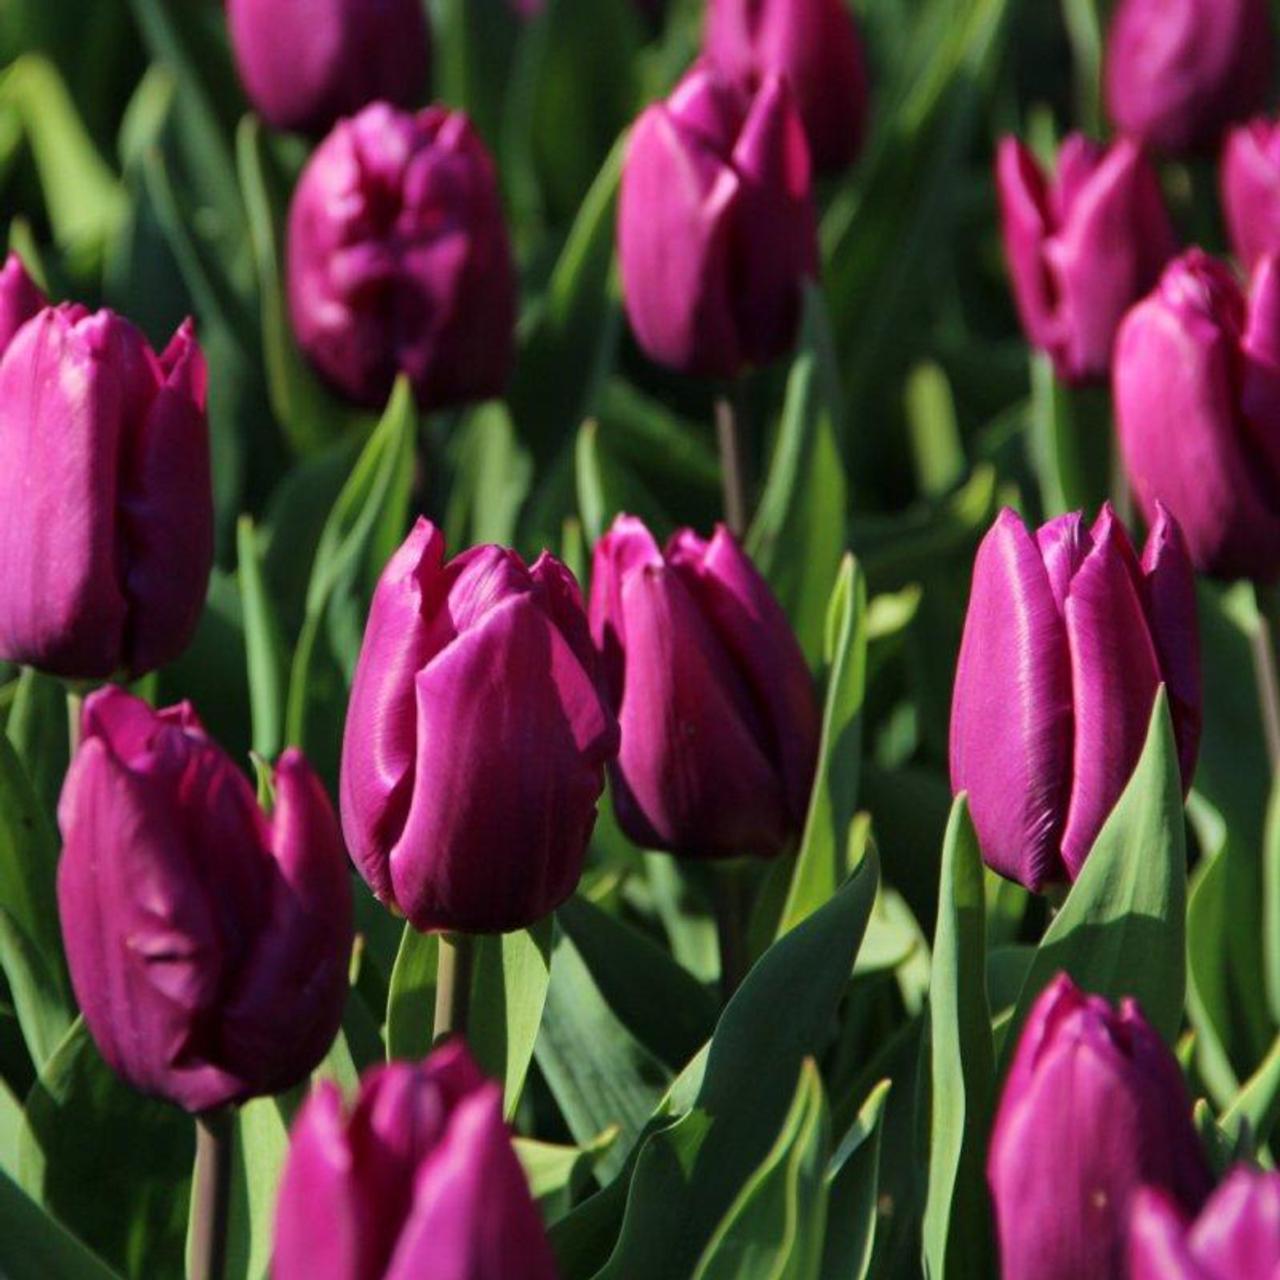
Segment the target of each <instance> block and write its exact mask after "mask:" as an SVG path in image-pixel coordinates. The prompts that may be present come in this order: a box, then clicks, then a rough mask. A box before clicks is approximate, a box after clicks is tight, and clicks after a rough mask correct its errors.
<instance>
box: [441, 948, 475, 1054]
mask: <svg viewBox="0 0 1280 1280" xmlns="http://www.w3.org/2000/svg"><path fill="white" fill-rule="evenodd" d="M474 950H475V946H474V939H473V938H472V937H471V935H470V934H466V933H442V934H441V935H440V959H439V961H438V963H437V965H436V1014H435V1026H434V1029H433V1031H432V1036H431V1041H432V1043H433V1044H439V1043H440V1042H441V1041H442V1040H447V1039H448V1038H449V1037H450V1036H462V1037H463V1038H465V1037H466V1034H467V1021H468V1018H469V1015H470V1012H471V970H472V960H473V958H474Z"/></svg>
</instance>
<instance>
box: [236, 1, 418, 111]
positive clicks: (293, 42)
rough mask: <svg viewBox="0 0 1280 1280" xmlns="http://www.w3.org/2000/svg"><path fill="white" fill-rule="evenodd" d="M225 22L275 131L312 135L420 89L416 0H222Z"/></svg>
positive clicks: (243, 75)
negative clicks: (363, 109) (372, 105)
mask: <svg viewBox="0 0 1280 1280" xmlns="http://www.w3.org/2000/svg"><path fill="white" fill-rule="evenodd" d="M227 22H228V25H229V27H230V31H231V45H232V48H233V50H234V52H235V57H236V65H237V68H238V69H239V72H240V79H241V81H242V82H243V83H244V87H245V92H246V93H247V94H248V96H249V99H250V101H251V102H252V103H253V106H254V109H255V110H256V111H257V112H258V114H259V115H261V116H262V117H263V119H265V120H266V121H267V123H268V124H271V125H273V126H274V127H275V128H277V129H299V130H302V131H303V132H306V133H310V134H316V135H318V134H322V133H324V132H325V131H326V130H327V129H328V128H329V127H330V126H331V125H333V124H334V122H335V121H337V120H338V118H339V117H340V116H348V115H353V114H354V113H355V112H357V111H359V110H360V108H361V107H363V106H366V105H367V104H368V103H370V102H374V101H379V100H380V101H384V102H389V103H391V104H392V105H393V106H397V107H412V106H416V105H417V104H418V102H419V101H421V99H422V98H423V96H424V95H425V93H426V89H427V80H428V77H429V72H430V67H431V32H430V30H429V29H428V27H427V15H426V10H425V9H424V8H423V5H422V3H421V0H306V2H305V3H300V2H299V0H228V3H227Z"/></svg>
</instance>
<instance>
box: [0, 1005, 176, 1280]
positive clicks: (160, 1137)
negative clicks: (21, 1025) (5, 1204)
mask: <svg viewBox="0 0 1280 1280" xmlns="http://www.w3.org/2000/svg"><path fill="white" fill-rule="evenodd" d="M193 1152H194V1141H193V1133H192V1124H191V1118H190V1117H189V1116H187V1115H185V1114H184V1113H183V1112H181V1111H179V1110H178V1109H177V1108H176V1107H173V1106H170V1105H169V1104H168V1103H164V1102H158V1101H156V1100H155V1099H152V1098H144V1097H143V1096H142V1095H141V1094H139V1093H136V1092H134V1090H132V1089H131V1088H129V1086H128V1085H126V1084H125V1083H124V1082H123V1081H122V1080H120V1079H119V1078H118V1077H117V1076H116V1075H115V1073H114V1072H113V1071H112V1070H111V1068H110V1067H108V1066H107V1064H106V1063H105V1062H103V1060H102V1058H101V1057H100V1056H99V1054H98V1051H97V1049H96V1048H95V1047H94V1044H93V1040H92V1039H91V1038H90V1036H89V1032H88V1030H87V1029H86V1028H85V1025H84V1022H83V1021H82V1020H80V1019H77V1020H76V1022H75V1023H73V1024H72V1026H71V1029H70V1030H69V1031H68V1032H67V1035H66V1037H65V1038H64V1039H63V1041H62V1043H61V1045H59V1047H58V1049H57V1051H56V1052H55V1053H54V1054H53V1056H52V1057H51V1058H50V1059H49V1060H48V1061H47V1062H46V1063H45V1065H44V1068H43V1069H42V1070H41V1072H40V1076H39V1079H38V1080H37V1081H36V1084H35V1087H34V1088H33V1089H32V1091H31V1095H30V1097H28V1099H27V1105H26V1119H25V1124H24V1126H23V1129H22V1132H21V1135H20V1138H19V1152H18V1181H19V1182H20V1184H21V1186H22V1187H23V1189H24V1190H25V1191H26V1192H27V1193H28V1195H30V1196H31V1197H32V1198H33V1199H34V1200H36V1201H37V1202H38V1203H39V1204H41V1205H43V1206H44V1207H45V1208H46V1209H47V1210H49V1212H51V1213H52V1214H54V1215H55V1216H56V1217H57V1218H58V1219H59V1220H60V1221H61V1222H62V1223H63V1225H64V1226H66V1227H68V1228H70V1229H71V1230H72V1231H74V1232H75V1234H76V1235H77V1236H79V1237H80V1239H81V1240H83V1241H84V1242H85V1243H86V1244H87V1245H89V1246H90V1247H91V1248H93V1249H94V1250H95V1251H97V1252H98V1253H100V1254H101V1255H102V1257H103V1258H104V1259H106V1260H107V1262H109V1263H110V1264H111V1265H112V1266H114V1267H116V1268H118V1269H119V1270H120V1271H122V1272H123V1273H124V1274H126V1275H129V1276H137V1277H152V1276H168V1275H180V1274H181V1271H182V1259H183V1246H184V1241H185V1237H186V1228H187V1200H188V1191H189V1185H190V1174H191V1161H192V1156H193Z"/></svg>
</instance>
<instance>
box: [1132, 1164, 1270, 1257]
mask: <svg viewBox="0 0 1280 1280" xmlns="http://www.w3.org/2000/svg"><path fill="white" fill-rule="evenodd" d="M1277 1276H1280V1174H1277V1173H1264V1172H1262V1170H1260V1169H1251V1168H1248V1167H1247V1166H1245V1165H1241V1166H1239V1167H1238V1168H1237V1169H1235V1171H1234V1172H1232V1173H1231V1174H1229V1175H1228V1177H1227V1179H1226V1181H1225V1182H1223V1184H1222V1185H1221V1186H1220V1187H1219V1188H1218V1189H1217V1190H1216V1191H1215V1192H1214V1193H1213V1195H1212V1196H1210V1197H1209V1202H1208V1203H1207V1204H1206V1205H1205V1206H1204V1208H1203V1209H1202V1210H1201V1211H1200V1216H1199V1217H1198V1218H1196V1219H1195V1220H1194V1222H1189V1221H1188V1220H1187V1216H1186V1214H1185V1213H1184V1211H1183V1208H1182V1206H1181V1205H1179V1203H1178V1202H1177V1201H1176V1200H1175V1199H1173V1198H1172V1197H1170V1196H1169V1195H1168V1194H1167V1193H1165V1192H1164V1191H1160V1190H1157V1189H1155V1188H1144V1189H1143V1190H1141V1191H1139V1192H1138V1194H1137V1195H1136V1196H1135V1197H1134V1202H1133V1212H1132V1213H1131V1215H1130V1218H1129V1280H1276V1277H1277Z"/></svg>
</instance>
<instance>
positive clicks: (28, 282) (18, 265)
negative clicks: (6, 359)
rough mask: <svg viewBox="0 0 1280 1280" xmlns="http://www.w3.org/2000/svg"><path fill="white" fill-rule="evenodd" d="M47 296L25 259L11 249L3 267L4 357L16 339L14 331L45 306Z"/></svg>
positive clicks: (0, 345)
mask: <svg viewBox="0 0 1280 1280" xmlns="http://www.w3.org/2000/svg"><path fill="white" fill-rule="evenodd" d="M46 305H48V304H47V299H46V298H45V296H44V294H43V293H42V292H41V291H40V288H39V286H38V285H37V284H36V282H35V281H34V280H32V278H31V277H30V276H29V275H28V274H27V269H26V267H24V266H23V265H22V259H21V258H19V257H18V255H17V254H16V253H10V254H9V256H8V257H7V258H6V259H5V262H4V266H3V267H0V357H2V356H3V355H4V353H5V351H6V350H7V349H8V346H9V344H10V343H11V342H12V341H13V337H14V334H16V333H17V332H18V330H19V329H21V328H22V326H23V325H24V324H26V323H27V321H28V320H30V319H32V318H33V317H34V316H36V315H38V314H39V313H40V312H41V311H43V310H44V308H45V306H46Z"/></svg>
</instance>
